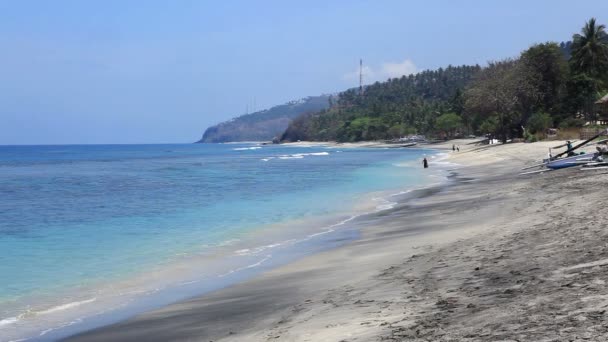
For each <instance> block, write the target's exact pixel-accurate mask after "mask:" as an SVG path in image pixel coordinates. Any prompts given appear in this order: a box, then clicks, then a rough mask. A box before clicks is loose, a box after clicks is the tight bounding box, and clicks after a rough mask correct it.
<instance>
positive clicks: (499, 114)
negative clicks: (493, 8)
mask: <svg viewBox="0 0 608 342" xmlns="http://www.w3.org/2000/svg"><path fill="white" fill-rule="evenodd" d="M606 92H608V35H607V34H606V32H605V26H604V25H601V24H598V23H597V22H596V20H595V19H594V18H591V19H590V20H589V21H587V22H586V23H584V25H583V28H582V30H581V32H580V33H576V34H574V35H573V36H572V41H568V42H562V43H556V42H543V43H538V44H533V45H531V46H530V47H528V48H527V49H525V50H524V51H523V52H522V53H521V54H520V55H519V56H517V57H516V58H506V59H502V60H497V61H491V62H488V64H487V65H486V66H483V67H482V66H479V65H462V66H451V65H450V66H448V67H447V68H439V69H436V70H425V71H422V72H420V73H417V74H412V75H407V76H402V77H399V78H391V79H388V80H386V81H385V82H376V83H374V84H372V85H368V86H366V87H364V88H363V91H361V90H360V89H358V88H353V89H349V90H346V91H344V92H342V93H340V94H338V95H337V96H335V97H333V98H332V106H331V107H330V108H328V109H326V110H323V111H320V112H317V113H314V114H308V115H305V116H302V117H301V118H300V119H299V120H294V121H293V122H292V123H291V124H290V126H289V128H288V129H287V130H286V131H285V133H284V134H283V136H282V140H284V141H296V140H303V139H302V137H305V139H310V140H335V141H361V140H381V139H393V138H396V137H399V136H402V135H407V134H414V133H416V134H425V135H427V136H431V137H433V136H434V137H453V136H454V135H455V134H456V132H459V133H462V134H465V135H470V134H476V135H492V136H493V137H495V138H499V139H500V140H502V141H503V142H506V141H507V140H509V139H515V138H526V135H529V134H531V135H534V136H535V139H536V138H541V137H543V136H544V132H545V131H546V129H547V128H553V127H561V128H573V127H581V126H583V125H584V124H586V123H587V122H594V120H595V118H596V116H597V114H596V111H597V109H596V106H595V101H597V99H598V98H600V97H601V95H604V94H605V93H606Z"/></svg>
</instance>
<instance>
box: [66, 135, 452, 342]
mask: <svg viewBox="0 0 608 342" xmlns="http://www.w3.org/2000/svg"><path fill="white" fill-rule="evenodd" d="M302 144H305V145H308V143H306V142H304V143H302ZM320 145H324V146H327V144H325V143H323V144H320ZM348 147H352V148H357V147H362V146H360V145H359V144H355V145H349V146H348ZM379 147H382V146H379ZM438 147H440V148H438V149H433V150H434V151H438V152H440V151H441V150H445V149H447V147H444V148H441V146H438ZM417 148H418V147H417ZM440 154H441V153H440ZM433 158H434V157H433ZM445 159H446V158H445V157H441V158H439V159H438V161H439V162H441V163H442V164H443V163H446V162H447V163H449V161H447V160H445ZM443 172H446V167H445V166H444V171H443ZM453 176H454V175H453V174H452V176H451V177H447V178H452V179H447V178H446V179H447V180H446V181H443V182H441V183H439V185H438V184H437V183H434V184H430V185H428V186H425V187H423V188H412V189H410V190H408V191H406V192H403V191H400V192H398V193H394V194H392V195H391V196H394V197H395V199H396V200H397V202H394V203H392V205H391V208H386V209H384V210H377V211H376V212H372V213H363V214H361V215H359V216H358V219H360V218H361V217H362V216H363V217H375V216H376V215H382V213H385V212H390V211H391V210H393V209H394V208H393V207H394V206H395V205H396V206H399V205H402V204H403V203H404V202H406V203H407V202H409V201H411V200H415V199H417V198H418V199H419V198H422V197H426V196H428V195H429V194H430V193H435V192H437V191H440V189H443V188H445V187H448V186H449V184H450V183H453V182H454V180H453V178H454V177H453ZM395 191H396V190H395ZM391 201H392V198H391ZM366 225H367V223H361V222H357V224H356V227H355V228H349V230H355V229H356V230H360V231H362V232H363V231H365V230H366ZM359 239H360V237H359V238H358V239H356V240H355V241H350V242H347V245H348V244H350V243H356V241H358V240H359ZM336 248H337V249H340V248H345V246H343V245H342V246H338V247H334V248H331V249H330V251H331V250H334V249H336ZM325 252H327V251H321V252H317V253H316V254H314V255H317V254H319V253H321V254H322V253H325ZM314 255H313V257H314ZM305 258H310V256H308V257H305ZM298 260H299V259H296V261H293V260H291V261H290V262H288V263H287V265H285V264H283V265H282V266H279V268H283V267H289V265H291V264H292V263H294V262H295V263H297V262H298ZM274 269H275V268H273V269H271V270H265V273H268V272H273V270H274ZM259 276H260V275H259V274H258V275H257V276H256V278H257V277H259ZM263 276H264V275H263V274H262V277H263ZM246 282H247V281H245V283H246ZM239 284H241V283H237V284H233V285H231V287H232V286H238V285H239ZM224 290H225V289H220V290H216V291H213V292H211V293H214V292H217V291H220V292H221V291H224ZM209 294H210V293H205V294H203V295H201V297H200V298H204V297H206V296H207V295H209ZM195 298H198V297H195ZM172 305H176V304H172ZM169 306H171V304H170V305H169ZM160 310H162V308H161V309H160ZM118 324H121V323H118ZM110 327H111V326H110ZM97 329H104V327H101V328H97ZM95 330H96V329H94V330H93V331H95ZM84 334H85V335H86V334H87V332H85V333H84ZM77 336H78V335H77Z"/></svg>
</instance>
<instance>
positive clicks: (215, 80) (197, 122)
mask: <svg viewBox="0 0 608 342" xmlns="http://www.w3.org/2000/svg"><path fill="white" fill-rule="evenodd" d="M0 11H1V13H3V16H4V18H3V20H1V21H0V44H1V46H2V47H3V53H2V54H0V74H1V75H2V77H1V81H0V119H1V120H2V121H1V122H2V125H0V145H19V144H28V145H35V144H125V143H150V144H153V143H188V142H193V141H195V140H197V139H198V138H200V136H201V135H202V133H203V131H204V130H205V128H207V127H208V126H210V125H213V124H216V123H218V122H220V121H224V120H228V119H230V118H232V117H235V116H238V115H241V114H244V113H245V111H246V110H247V108H248V110H249V112H252V111H253V105H254V101H255V107H256V109H257V110H261V109H265V108H269V107H272V106H274V105H279V104H282V103H285V102H288V101H291V100H297V99H299V98H304V97H307V96H315V95H320V94H323V93H334V92H339V91H342V90H345V89H347V88H351V87H356V86H357V85H358V72H357V70H358V63H359V59H360V58H362V59H363V61H364V65H365V67H364V74H365V76H364V81H365V83H368V84H369V83H372V82H374V81H382V80H385V79H387V78H389V77H399V76H401V75H407V74H410V73H415V72H418V71H421V70H425V69H435V68H439V67H445V66H447V65H449V64H451V65H462V64H469V65H470V64H482V65H483V64H485V63H486V62H487V61H488V60H496V59H502V58H507V57H515V56H517V55H518V54H519V53H520V52H521V51H522V50H524V49H526V48H527V47H529V46H530V45H532V44H534V43H539V42H545V41H556V42H561V41H567V40H570V39H571V37H572V34H574V33H577V32H579V31H580V29H581V27H582V26H583V24H584V23H585V21H586V20H588V19H589V18H591V17H596V18H597V19H598V22H599V23H602V24H608V16H607V15H606V13H608V3H606V2H601V1H588V2H585V3H577V4H574V3H572V2H571V1H570V2H566V1H542V2H530V1H528V2H524V1H513V2H510V3H494V2H491V3H488V2H482V1H463V2H461V3H459V4H456V3H452V2H448V1H416V2H401V1H382V2H366V1H349V2H346V1H337V2H331V3H325V2H320V1H310V2H306V3H305V4H303V3H285V2H280V1H262V2H256V3H249V2H237V1H234V2H229V3H221V4H219V3H213V4H208V3H203V2H198V1H175V2H171V1H146V2H143V1H132V2H128V3H125V2H122V1H116V0H114V1H87V2H79V1H58V2H41V1H19V2H3V3H0Z"/></svg>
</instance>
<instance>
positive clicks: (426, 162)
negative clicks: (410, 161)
mask: <svg viewBox="0 0 608 342" xmlns="http://www.w3.org/2000/svg"><path fill="white" fill-rule="evenodd" d="M422 166H424V168H425V169H426V168H428V167H429V162H428V161H427V160H426V157H424V159H422Z"/></svg>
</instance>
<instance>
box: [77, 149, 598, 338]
mask: <svg viewBox="0 0 608 342" xmlns="http://www.w3.org/2000/svg"><path fill="white" fill-rule="evenodd" d="M469 142H470V141H464V140H463V141H450V142H447V143H445V144H435V145H433V146H429V147H432V148H437V149H444V150H448V151H450V152H448V153H449V154H450V157H449V158H448V160H449V161H450V162H453V163H455V165H456V166H454V168H453V170H452V177H451V181H450V182H448V184H446V185H442V186H437V187H433V188H428V189H424V190H418V191H415V192H414V193H413V194H412V196H411V197H410V198H409V199H407V200H404V201H403V202H402V203H400V204H399V205H397V206H396V207H394V208H393V209H391V210H388V211H383V212H381V213H378V214H374V215H369V216H366V217H363V218H362V219H361V221H360V222H358V225H359V226H360V227H362V230H361V233H362V236H361V238H360V239H358V240H357V241H355V242H352V243H348V244H346V245H345V246H343V247H340V248H337V249H333V250H330V251H327V252H323V253H319V254H315V255H311V256H309V257H306V258H304V259H301V260H299V261H296V262H294V263H291V264H288V265H286V266H283V267H280V268H277V269H274V270H272V271H269V272H267V273H265V274H263V275H261V276H258V277H256V278H254V279H252V280H249V281H246V282H244V283H240V284H238V285H235V286H232V287H229V288H226V289H223V290H220V291H217V292H213V293H210V294H208V295H205V296H202V297H199V298H194V299H191V300H188V301H185V302H181V303H177V304H173V305H170V306H167V307H164V308H162V309H159V310H155V311H152V312H148V313H145V314H142V315H139V316H137V317H134V318H132V319H130V320H128V321H125V322H122V323H119V324H115V325H112V326H108V327H103V328H100V329H96V330H93V331H90V332H87V333H84V334H80V335H77V336H74V337H72V338H69V339H67V340H68V341H578V340H581V341H582V340H587V341H606V340H608V327H607V326H606V325H605V324H604V321H605V315H606V310H607V307H608V288H607V287H606V285H605V284H606V281H608V273H607V272H606V267H608V247H607V246H608V245H607V244H606V241H608V232H607V231H606V229H605V228H606V223H605V222H604V219H605V213H604V212H603V209H604V206H605V194H604V191H603V190H604V187H605V184H606V181H608V174H606V173H605V172H602V171H592V172H580V171H578V169H577V168H571V169H565V170H560V171H556V172H549V173H544V174H534V175H525V176H521V175H519V170H520V169H521V168H522V167H524V166H526V165H532V164H534V163H536V162H538V160H539V159H541V158H542V157H544V156H545V155H546V154H547V148H548V147H549V146H553V145H556V142H541V143H534V144H523V143H517V144H508V145H490V146H483V147H480V146H477V145H468V144H467V143H469ZM452 144H456V145H459V146H460V149H461V151H460V152H454V153H452V152H451V146H452ZM431 167H433V165H432V163H431Z"/></svg>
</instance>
